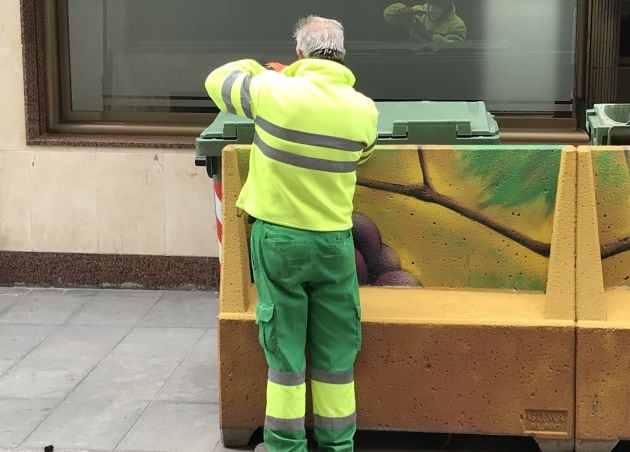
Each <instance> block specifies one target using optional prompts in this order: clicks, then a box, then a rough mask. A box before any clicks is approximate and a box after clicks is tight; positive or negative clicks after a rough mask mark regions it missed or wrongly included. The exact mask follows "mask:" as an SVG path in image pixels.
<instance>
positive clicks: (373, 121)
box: [358, 103, 378, 165]
mask: <svg viewBox="0 0 630 452" xmlns="http://www.w3.org/2000/svg"><path fill="white" fill-rule="evenodd" d="M377 124H378V110H377V109H376V105H374V103H372V115H371V118H370V124H369V125H368V127H369V129H368V130H369V131H370V133H369V138H368V145H367V146H366V147H365V148H364V149H363V153H362V154H361V157H360V158H359V162H358V164H359V165H363V164H364V163H365V162H366V161H367V160H368V159H369V158H370V157H372V154H373V153H374V146H376V139H377V138H378V130H377Z"/></svg>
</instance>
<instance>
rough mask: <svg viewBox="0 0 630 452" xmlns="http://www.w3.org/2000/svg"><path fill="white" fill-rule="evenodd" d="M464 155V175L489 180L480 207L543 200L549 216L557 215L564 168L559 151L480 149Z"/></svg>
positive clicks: (505, 206)
mask: <svg viewBox="0 0 630 452" xmlns="http://www.w3.org/2000/svg"><path fill="white" fill-rule="evenodd" d="M461 155H462V157H461V158H462V161H463V162H464V163H465V166H464V171H463V174H462V176H463V177H470V176H473V177H477V178H480V179H482V180H483V181H484V182H486V188H485V189H484V190H483V192H482V193H480V200H479V204H478V206H479V208H481V209H483V208H486V207H490V206H499V207H504V208H515V207H520V206H525V205H528V204H532V203H534V202H535V201H537V200H539V199H542V200H543V201H544V203H545V207H546V208H545V213H546V215H547V216H551V215H552V214H553V210H554V207H555V198H556V192H557V190H558V172H559V170H560V152H559V151H558V150H554V149H549V150H540V149H538V150H529V149H518V150H515V151H502V152H497V151H496V150H493V149H478V150H474V151H464V152H462V154H461Z"/></svg>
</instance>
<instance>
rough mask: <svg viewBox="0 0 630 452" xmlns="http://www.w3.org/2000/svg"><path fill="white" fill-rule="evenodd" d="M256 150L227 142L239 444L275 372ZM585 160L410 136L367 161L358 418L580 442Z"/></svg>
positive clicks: (229, 321) (225, 351)
mask: <svg viewBox="0 0 630 452" xmlns="http://www.w3.org/2000/svg"><path fill="white" fill-rule="evenodd" d="M248 157H249V147H248V146H243V147H237V146H229V147H227V148H226V149H225V150H224V152H223V166H222V168H223V178H222V179H223V201H224V202H223V234H224V235H223V255H222V263H223V264H222V276H221V287H220V290H221V294H220V314H219V361H220V403H221V406H220V415H221V421H220V422H221V430H222V433H223V441H224V443H225V444H226V445H231V446H238V445H243V444H246V443H247V442H248V441H249V439H250V436H251V434H252V433H253V431H254V430H255V429H257V428H258V427H261V426H262V424H263V420H264V399H265V384H266V376H267V375H266V365H265V362H264V357H263V353H262V351H261V350H260V347H259V346H258V343H257V327H256V325H255V323H254V319H255V306H256V291H255V287H254V285H253V284H252V280H251V276H250V275H251V274H250V266H249V253H248V231H249V226H248V224H247V218H246V214H245V213H243V212H240V211H239V210H237V209H236V207H235V201H236V198H237V196H238V193H239V191H240V189H241V187H242V184H243V182H244V181H245V179H246V177H247V168H248ZM576 161H577V152H576V149H575V148H573V147H564V148H562V147H549V146H540V147H535V146H489V145H488V146H461V147H440V146H422V147H418V146H409V145H404V146H396V147H394V146H392V147H380V148H377V150H376V152H375V155H374V157H373V158H372V159H371V161H370V162H368V163H367V164H366V165H364V166H363V167H361V168H360V170H359V173H358V178H359V181H358V187H357V192H356V196H355V212H356V216H355V230H354V235H355V246H356V255H357V260H358V261H359V262H363V264H364V267H361V268H360V269H358V270H359V274H360V278H362V282H363V285H362V287H361V308H362V314H363V346H362V350H361V352H360V353H359V357H358V361H357V365H356V369H355V378H356V387H357V410H358V426H359V428H360V429H366V430H383V429H385V430H392V431H402V430H404V431H421V432H448V433H479V434H489V435H521V436H532V437H534V438H535V439H536V441H537V442H538V443H539V444H540V446H541V449H542V450H567V451H568V450H572V449H573V443H574V428H575V417H574V412H575V405H574V403H575V292H576V286H575V284H576V278H575V252H576V243H575V237H576V221H575V220H576V167H577V165H576ZM363 264H362V265H363ZM361 275H362V276H361Z"/></svg>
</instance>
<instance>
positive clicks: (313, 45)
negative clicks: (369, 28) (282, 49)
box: [293, 16, 346, 62]
mask: <svg viewBox="0 0 630 452" xmlns="http://www.w3.org/2000/svg"><path fill="white" fill-rule="evenodd" d="M293 37H294V38H295V42H296V44H297V45H296V48H297V50H300V51H301V52H302V53H303V54H304V57H305V58H323V59H327V60H334V61H340V62H341V61H343V60H344V58H345V56H346V49H345V48H344V47H343V25H341V22H339V21H336V20H334V19H326V18H325V17H318V16H308V17H303V18H302V19H300V20H299V21H298V23H297V25H296V26H295V32H294V33H293Z"/></svg>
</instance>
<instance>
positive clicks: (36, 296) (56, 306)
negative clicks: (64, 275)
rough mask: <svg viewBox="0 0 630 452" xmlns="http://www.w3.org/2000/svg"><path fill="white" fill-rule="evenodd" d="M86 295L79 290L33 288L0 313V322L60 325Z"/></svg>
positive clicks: (78, 306)
mask: <svg viewBox="0 0 630 452" xmlns="http://www.w3.org/2000/svg"><path fill="white" fill-rule="evenodd" d="M87 298H88V297H86V295H85V294H84V293H82V292H81V291H68V290H63V289H34V290H32V291H31V292H29V293H28V294H26V295H24V296H22V297H20V298H19V299H18V300H17V302H16V303H14V304H13V306H11V307H10V308H9V309H7V310H6V311H4V312H3V313H2V314H1V315H0V323H25V324H45V325H61V324H63V323H64V322H65V321H66V320H68V318H69V317H70V316H71V315H72V314H73V313H74V312H75V311H76V310H77V309H79V308H80V307H81V305H82V304H83V303H84V302H85V301H86V299H87Z"/></svg>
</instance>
